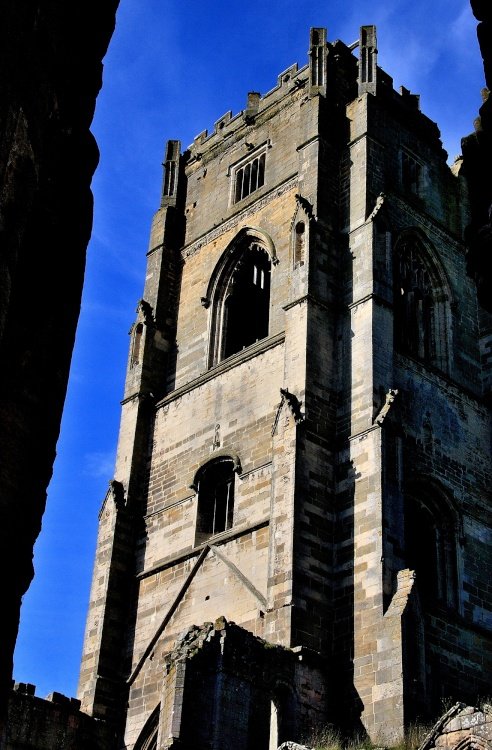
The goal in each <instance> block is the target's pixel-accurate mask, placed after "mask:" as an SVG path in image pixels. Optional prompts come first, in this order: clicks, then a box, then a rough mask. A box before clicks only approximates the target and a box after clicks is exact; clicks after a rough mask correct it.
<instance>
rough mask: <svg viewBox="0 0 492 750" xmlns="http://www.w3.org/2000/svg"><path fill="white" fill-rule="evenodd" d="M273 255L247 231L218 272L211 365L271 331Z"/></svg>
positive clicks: (212, 295)
mask: <svg viewBox="0 0 492 750" xmlns="http://www.w3.org/2000/svg"><path fill="white" fill-rule="evenodd" d="M271 265H272V261H271V259H270V254H269V253H268V251H267V250H266V248H265V247H264V246H263V244H262V243H260V242H258V241H257V238H256V237H254V236H252V235H251V234H248V233H247V231H244V232H243V233H242V234H241V235H240V236H239V237H238V239H237V240H236V241H235V242H233V243H232V244H231V246H230V247H229V248H228V249H227V250H226V253H225V254H224V256H223V258H222V259H221V262H220V263H219V267H218V269H217V270H216V272H214V277H213V279H212V280H211V282H210V284H209V287H211V293H210V295H208V296H207V298H206V299H207V301H208V300H209V299H210V301H211V303H212V304H211V330H210V352H209V366H213V365H215V364H218V363H219V362H221V361H222V360H224V359H226V358H227V357H230V356H232V355H234V354H237V353H238V352H241V351H242V350H243V349H245V348H247V347H249V346H251V345H252V344H254V343H256V342H257V341H260V340H261V339H264V338H266V337H267V336H268V333H269V322H270V272H271Z"/></svg>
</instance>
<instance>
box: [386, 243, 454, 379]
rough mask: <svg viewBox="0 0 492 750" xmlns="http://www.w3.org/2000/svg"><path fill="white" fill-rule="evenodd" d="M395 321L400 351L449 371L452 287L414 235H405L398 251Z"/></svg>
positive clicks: (396, 258) (395, 277)
mask: <svg viewBox="0 0 492 750" xmlns="http://www.w3.org/2000/svg"><path fill="white" fill-rule="evenodd" d="M394 319H395V326H394V334H395V347H396V349H397V350H399V351H401V352H402V353H404V354H409V355H410V356H412V357H415V358H416V359H420V360H421V361H423V362H425V363H426V364H429V365H433V366H435V367H438V368H439V369H441V370H443V371H444V372H447V371H448V353H449V335H450V315H449V291H448V285H447V282H446V279H445V275H444V272H443V271H442V269H440V268H438V266H437V264H436V262H435V261H433V260H431V257H430V255H429V252H428V250H427V248H426V247H425V246H424V243H423V242H422V241H421V239H420V238H419V236H418V235H417V234H416V233H414V232H407V233H405V234H404V235H402V237H400V239H399V240H398V242H397V243H396V247H395V259H394Z"/></svg>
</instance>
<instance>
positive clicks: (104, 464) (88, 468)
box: [84, 451, 114, 480]
mask: <svg viewBox="0 0 492 750" xmlns="http://www.w3.org/2000/svg"><path fill="white" fill-rule="evenodd" d="M84 464H85V465H84V474H86V475H88V476H91V477H93V478H95V479H97V478H99V477H108V480H109V478H110V477H112V476H113V472H114V452H113V451H108V452H106V453H101V452H94V453H86V454H85V456H84Z"/></svg>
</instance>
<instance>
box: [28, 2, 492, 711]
mask: <svg viewBox="0 0 492 750" xmlns="http://www.w3.org/2000/svg"><path fill="white" fill-rule="evenodd" d="M372 23H375V24H376V25H377V27H378V49H379V64H380V65H381V66H382V67H383V68H384V69H385V70H386V71H387V72H388V73H389V74H390V75H392V76H393V78H394V84H395V87H396V88H398V87H399V86H400V85H404V86H406V87H407V88H409V89H410V90H411V91H412V92H413V93H419V94H420V95H421V106H422V109H423V111H424V112H425V113H426V114H427V115H428V116H429V117H430V118H431V119H433V120H435V121H436V122H437V123H438V125H439V127H440V129H441V133H442V136H443V142H444V147H445V148H446V150H447V151H448V153H449V156H450V161H452V160H453V159H454V157H455V156H456V155H457V154H459V153H460V139H461V137H462V136H463V135H466V134H468V133H470V132H472V130H473V120H474V118H475V117H476V116H477V112H478V108H479V107H480V104H481V98H480V89H481V88H482V87H483V86H484V80H483V68H482V64H481V59H480V55H479V51H478V44H477V41H476V33H475V29H476V21H475V19H474V18H473V16H472V13H471V10H470V5H469V0H432V1H431V0H411V1H409V0H384V1H381V0H354V1H353V2H350V1H349V0H332V1H331V2H320V1H319V0H309V2H306V0H296V2H294V1H293V0H270V1H269V2H265V1H263V2H260V0H248V1H247V2H245V1H243V2H239V1H238V0H229V2H224V1H223V0H218V1H216V2H215V3H204V2H203V1H200V2H198V0H121V3H120V8H119V11H118V15H117V25H116V31H115V34H114V36H113V39H112V41H111V44H110V47H109V51H108V54H107V56H106V58H105V66H104V86H103V89H102V92H101V94H100V96H99V98H98V102H97V108H96V115H95V119H94V123H93V127H92V130H93V133H94V134H95V136H96V139H97V141H98V144H99V148H100V150H101V160H100V164H99V167H98V169H97V172H96V174H95V177H94V180H93V183H92V185H93V192H94V197H95V211H94V229H93V235H92V239H91V242H90V245H89V249H88V259H87V270H86V280H85V290H84V298H83V305H82V312H81V316H80V321H79V327H78V333H77V340H76V346H75V350H74V354H73V359H72V370H71V377H70V382H69V389H68V394H67V400H66V405H65V412H64V418H63V422H62V430H61V435H60V439H59V442H58V457H57V460H56V463H55V467H54V473H53V479H52V482H51V485H50V488H49V492H48V503H47V510H46V513H45V516H44V521H43V529H42V532H41V535H40V537H39V540H38V542H37V544H36V548H35V560H34V564H35V570H36V575H35V579H34V582H33V584H32V585H31V588H30V589H29V591H28V593H27V594H26V596H25V597H24V603H23V608H22V614H21V628H20V633H19V639H18V645H17V649H16V654H15V667H14V677H15V679H16V680H18V681H22V682H32V683H34V684H35V685H36V686H37V694H38V695H40V696H42V697H43V696H45V695H47V694H48V693H49V692H51V691H52V690H57V691H59V692H62V693H64V694H65V695H69V696H74V695H75V694H76V689H77V680H78V669H79V661H80V654H81V648H82V640H83V632H84V627H85V616H86V611H87V606H88V599H89V588H90V580H91V575H92V562H93V557H94V551H95V541H96V533H97V514H98V511H99V508H100V506H101V503H102V500H103V498H104V495H105V493H106V489H107V486H108V482H109V480H110V479H111V477H112V472H113V463H114V456H115V449H116V441H117V436H118V426H119V417H120V399H121V397H122V393H123V382H124V376H125V368H126V358H127V351H128V331H129V328H130V326H131V324H132V323H133V320H134V316H135V308H136V304H137V302H138V300H139V299H140V297H141V296H142V290H143V282H144V274H145V254H146V251H147V244H148V236H149V229H150V222H151V218H152V214H153V212H154V211H155V210H156V208H157V206H158V202H159V198H160V189H161V169H162V168H161V162H162V158H163V153H164V145H165V142H166V140H167V139H169V138H172V139H179V140H181V142H182V147H183V149H184V148H186V147H187V146H188V145H189V144H190V143H191V142H192V141H193V138H194V137H195V136H196V135H197V134H198V133H200V132H201V131H202V130H204V129H205V128H208V129H209V130H211V129H212V128H213V123H214V122H215V121H216V120H218V119H219V117H221V115H223V114H224V113H225V112H227V111H228V110H232V112H233V114H235V113H237V112H239V111H240V110H241V109H243V108H244V107H245V104H246V95H247V92H248V91H260V92H261V93H262V94H264V93H266V92H267V91H269V90H270V89H271V88H273V87H274V86H275V84H276V81H277V76H278V75H279V74H280V73H281V72H282V71H283V70H285V69H286V68H288V67H289V66H290V65H291V64H292V63H294V62H298V63H299V65H300V66H302V65H304V64H305V63H306V62H307V49H308V41H309V28H310V27H311V26H325V27H327V29H328V38H329V40H330V41H334V40H335V39H341V40H343V41H344V42H346V43H347V44H350V43H351V42H353V41H355V40H356V39H357V38H358V35H359V27H360V26H361V25H365V24H372Z"/></svg>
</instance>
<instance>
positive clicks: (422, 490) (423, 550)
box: [405, 483, 458, 609]
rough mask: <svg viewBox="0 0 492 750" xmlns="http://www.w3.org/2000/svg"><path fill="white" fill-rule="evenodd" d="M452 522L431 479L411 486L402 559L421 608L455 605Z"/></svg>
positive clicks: (454, 533)
mask: <svg viewBox="0 0 492 750" xmlns="http://www.w3.org/2000/svg"><path fill="white" fill-rule="evenodd" d="M427 485H428V483H427ZM456 526H457V524H456V514H455V512H454V510H453V509H452V507H451V505H450V504H449V502H448V501H447V499H446V498H445V497H444V496H443V494H442V493H440V491H439V490H438V489H437V488H435V487H433V486H432V483H431V485H430V487H429V486H427V487H425V486H424V483H422V484H419V485H418V486H415V487H414V488H412V491H411V492H410V493H409V494H408V495H407V496H406V497H405V550H406V562H407V566H408V567H409V568H410V569H411V570H414V571H415V574H416V586H417V590H418V592H419V595H420V599H421V602H422V605H423V606H424V608H425V609H427V607H429V606H430V607H432V606H433V605H435V604H440V605H441V606H446V607H450V608H455V607H456V606H457V603H458V596H457V593H458V581H457V528H456Z"/></svg>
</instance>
